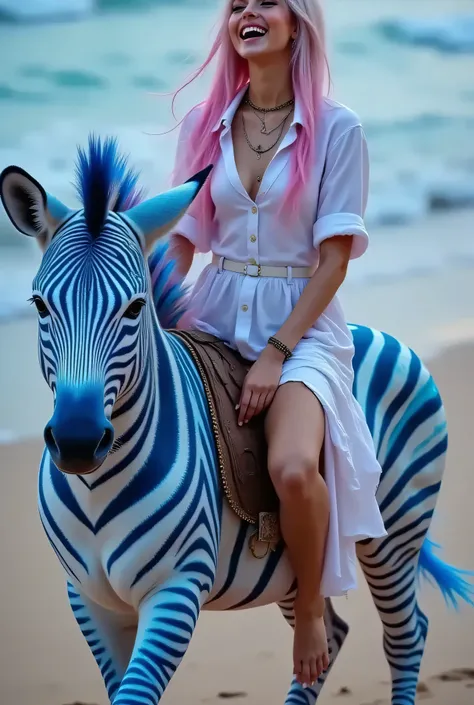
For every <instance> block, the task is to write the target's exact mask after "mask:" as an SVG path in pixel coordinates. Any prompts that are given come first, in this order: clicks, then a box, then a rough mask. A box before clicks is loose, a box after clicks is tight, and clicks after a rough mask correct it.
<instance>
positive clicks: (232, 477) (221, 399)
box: [168, 329, 280, 557]
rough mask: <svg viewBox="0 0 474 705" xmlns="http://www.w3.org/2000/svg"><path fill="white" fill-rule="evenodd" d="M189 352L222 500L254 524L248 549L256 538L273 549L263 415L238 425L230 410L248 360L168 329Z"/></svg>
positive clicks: (274, 517) (205, 338)
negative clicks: (197, 378)
mask: <svg viewBox="0 0 474 705" xmlns="http://www.w3.org/2000/svg"><path fill="white" fill-rule="evenodd" d="M168 332H169V333H171V334H172V335H175V336H176V337H178V338H179V339H180V340H181V341H182V342H183V343H184V345H185V346H186V348H187V349H188V351H189V352H190V354H191V356H192V358H193V360H194V363H195V365H196V367H197V369H198V371H199V374H200V377H201V380H202V383H203V386H204V390H205V393H206V398H207V403H208V407H209V414H210V417H211V423H212V431H213V434H214V440H215V445H216V450H217V457H218V463H219V471H220V480H221V485H222V488H223V490H224V493H225V496H226V498H227V501H228V502H229V505H230V507H231V508H232V509H233V511H234V512H235V514H236V515H237V516H238V517H239V518H240V519H242V520H243V521H246V522H248V523H249V524H254V525H255V526H256V532H255V534H253V535H252V537H251V540H250V549H251V550H252V553H253V554H254V555H255V556H256V557H263V556H262V555H258V549H257V546H256V543H257V542H263V543H267V550H266V552H265V554H264V555H266V553H267V552H268V548H269V547H270V548H272V549H274V548H275V545H276V544H277V543H278V541H279V540H280V530H279V521H278V508H279V501H278V496H277V494H276V492H275V489H274V487H273V484H272V481H271V479H270V475H269V472H268V467H267V443H266V440H265V433H264V414H259V415H258V416H254V418H253V419H251V420H250V421H249V423H247V424H244V425H243V426H239V425H238V423H237V411H236V409H235V407H236V404H238V402H239V399H240V393H241V389H242V385H243V382H244V379H245V376H246V374H247V372H248V371H249V369H250V367H251V365H252V363H250V362H248V360H244V358H242V357H241V356H240V355H239V353H237V352H236V351H234V350H232V349H231V348H229V347H228V346H227V345H226V344H225V343H223V342H222V341H221V340H219V339H218V338H216V337H214V336H213V335H208V334H207V333H202V332H200V331H189V330H186V331H184V330H174V329H173V330H170V331H168Z"/></svg>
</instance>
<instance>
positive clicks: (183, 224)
mask: <svg viewBox="0 0 474 705" xmlns="http://www.w3.org/2000/svg"><path fill="white" fill-rule="evenodd" d="M197 111H198V108H194V109H193V110H192V111H191V112H190V113H188V115H186V117H185V118H184V120H183V122H182V124H181V129H180V131H179V137H178V144H177V147H176V157H175V163H174V169H173V175H172V186H178V185H179V184H182V183H184V182H185V181H187V179H189V178H190V177H191V176H192V175H193V174H191V173H190V170H189V161H190V160H189V156H190V155H191V154H192V153H193V151H192V145H191V143H190V136H191V132H192V129H193V127H194V124H195V120H196V118H197ZM192 210H193V206H192V205H191V208H190V209H189V210H188V212H187V213H185V215H183V217H182V218H181V219H180V220H179V221H178V222H177V223H176V225H175V226H174V228H173V230H172V232H171V233H170V237H171V238H172V237H173V235H182V236H183V237H185V238H186V239H187V240H189V242H191V243H192V244H193V245H194V247H195V248H196V252H202V253H207V252H209V251H210V249H211V238H210V233H209V234H207V235H206V233H204V232H203V228H202V227H201V224H200V223H199V221H198V219H197V218H196V217H195V216H194V215H192V214H191V212H192ZM190 211H191V212H190Z"/></svg>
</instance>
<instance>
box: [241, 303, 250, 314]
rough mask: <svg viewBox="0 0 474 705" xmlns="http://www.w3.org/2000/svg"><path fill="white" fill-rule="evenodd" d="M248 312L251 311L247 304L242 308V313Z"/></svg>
mask: <svg viewBox="0 0 474 705" xmlns="http://www.w3.org/2000/svg"><path fill="white" fill-rule="evenodd" d="M248 310H249V307H248V306H247V304H244V305H243V306H242V311H243V312H244V313H245V311H248Z"/></svg>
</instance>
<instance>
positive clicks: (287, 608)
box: [278, 591, 349, 705]
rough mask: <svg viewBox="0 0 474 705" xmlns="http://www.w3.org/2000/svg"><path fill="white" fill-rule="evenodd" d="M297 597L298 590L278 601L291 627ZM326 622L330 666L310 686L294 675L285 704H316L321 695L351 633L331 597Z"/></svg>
mask: <svg viewBox="0 0 474 705" xmlns="http://www.w3.org/2000/svg"><path fill="white" fill-rule="evenodd" d="M295 597H296V591H295V592H294V593H292V595H291V596H289V597H287V598H286V599H285V600H282V601H281V602H279V603H278V607H279V608H280V610H281V612H282V614H283V616H284V618H285V619H286V621H287V622H288V624H289V625H290V627H291V628H294V626H295V613H294V610H293V605H294V602H295ZM324 622H325V624H326V632H327V635H328V642H329V668H328V669H327V671H325V672H324V673H322V674H321V675H320V677H319V678H318V680H317V681H316V683H315V684H314V685H313V686H310V687H309V688H303V686H302V685H301V684H300V683H298V681H297V680H296V678H294V677H293V680H292V683H291V686H290V690H289V691H288V695H287V696H286V700H285V705H314V703H315V702H316V701H317V699H318V697H319V694H320V692H321V689H322V687H323V685H324V683H325V682H326V678H327V677H328V674H329V672H330V670H331V668H332V666H333V664H334V662H335V660H336V658H337V655H338V653H339V651H340V650H341V647H342V645H343V643H344V639H345V638H346V636H347V634H348V633H349V625H348V624H347V623H346V622H344V620H343V619H341V617H339V615H338V614H337V613H336V611H335V610H334V607H333V606H332V602H331V600H330V599H329V598H326V612H325V615H324Z"/></svg>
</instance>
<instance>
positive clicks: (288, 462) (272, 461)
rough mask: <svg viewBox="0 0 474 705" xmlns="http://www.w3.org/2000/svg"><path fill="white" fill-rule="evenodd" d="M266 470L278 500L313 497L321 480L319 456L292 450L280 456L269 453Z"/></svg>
mask: <svg viewBox="0 0 474 705" xmlns="http://www.w3.org/2000/svg"><path fill="white" fill-rule="evenodd" d="M268 470H269V472H270V477H271V479H272V482H273V485H274V487H275V490H276V493H277V495H278V497H279V498H280V501H282V502H283V501H285V500H292V499H293V500H296V499H299V500H305V499H310V498H314V494H315V492H316V491H317V488H318V485H319V483H320V481H321V480H322V478H321V476H320V475H319V458H318V457H314V458H313V457H311V456H309V455H306V454H303V453H298V452H292V453H285V454H284V455H280V456H273V457H272V454H271V453H270V455H269V458H268Z"/></svg>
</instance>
